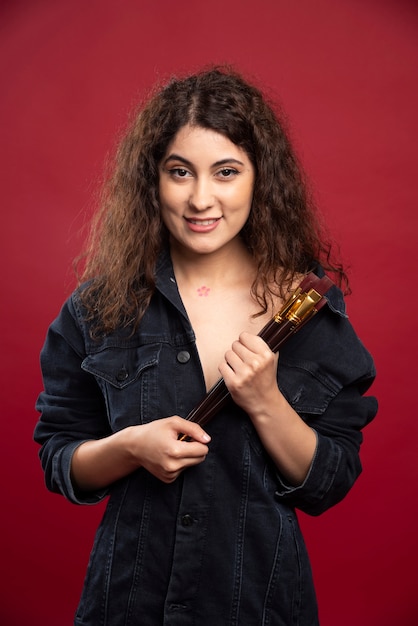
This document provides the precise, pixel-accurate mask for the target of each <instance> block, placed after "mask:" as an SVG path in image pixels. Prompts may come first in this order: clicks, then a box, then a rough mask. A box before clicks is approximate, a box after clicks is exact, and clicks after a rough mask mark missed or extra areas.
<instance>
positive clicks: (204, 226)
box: [185, 217, 221, 233]
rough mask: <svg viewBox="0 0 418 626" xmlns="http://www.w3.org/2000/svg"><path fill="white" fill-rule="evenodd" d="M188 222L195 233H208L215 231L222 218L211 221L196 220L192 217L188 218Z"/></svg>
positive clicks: (211, 219) (210, 219)
mask: <svg viewBox="0 0 418 626" xmlns="http://www.w3.org/2000/svg"><path fill="white" fill-rule="evenodd" d="M185 219H186V222H187V224H188V226H189V228H190V230H192V231H193V232H195V233H208V232H211V231H212V230H214V229H215V228H216V227H217V225H218V224H219V222H220V220H221V218H220V217H214V218H209V219H196V218H191V217H186V218H185Z"/></svg>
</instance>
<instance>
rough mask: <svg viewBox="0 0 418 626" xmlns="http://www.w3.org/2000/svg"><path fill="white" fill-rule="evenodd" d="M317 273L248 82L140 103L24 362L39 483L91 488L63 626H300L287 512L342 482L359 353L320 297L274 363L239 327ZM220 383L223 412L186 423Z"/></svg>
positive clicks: (275, 140)
mask: <svg viewBox="0 0 418 626" xmlns="http://www.w3.org/2000/svg"><path fill="white" fill-rule="evenodd" d="M321 263H322V267H321V265H320V264H321ZM323 268H325V269H326V270H327V271H330V272H333V274H334V276H336V277H337V279H338V278H340V279H342V280H343V279H344V277H345V274H344V272H343V269H342V267H341V266H340V265H339V264H336V263H332V261H331V254H330V245H329V244H328V243H327V241H326V240H325V239H324V237H323V235H322V232H321V228H320V227H319V223H318V220H317V218H316V216H315V212H314V210H313V208H312V206H311V203H310V201H309V199H308V196H307V193H306V188H305V185H304V181H303V176H302V174H301V170H300V168H299V166H298V164H297V161H296V158H295V156H294V154H293V151H292V148H291V146H290V144H289V141H288V139H287V137H286V134H285V131H284V129H283V124H282V123H281V122H280V121H279V119H278V117H276V115H275V114H274V113H273V110H272V108H271V107H270V106H269V105H268V104H267V103H266V101H265V99H264V98H263V96H262V94H261V92H260V91H259V90H258V89H257V88H255V87H253V86H251V85H249V84H248V83H246V82H245V81H244V80H243V79H242V78H241V77H240V76H239V75H236V74H235V73H234V72H232V71H229V70H227V69H225V68H214V69H211V70H209V71H204V72H201V73H198V74H196V75H193V76H189V77H187V78H184V79H173V80H172V81H171V82H170V83H169V84H168V85H166V86H165V87H163V88H162V89H161V90H160V91H159V92H157V93H156V94H155V95H154V96H153V97H152V98H151V99H150V100H149V102H148V103H146V104H145V106H144V107H143V108H142V109H141V111H140V112H139V114H138V115H137V117H136V118H135V120H134V123H133V125H132V127H131V128H130V130H129V132H128V133H127V134H126V137H125V138H124V140H123V142H122V143H121V146H120V148H119V151H118V155H117V160H116V165H115V169H114V173H113V175H112V177H111V178H110V180H109V182H108V184H107V186H106V188H105V192H104V195H103V201H102V204H101V209H100V212H99V214H98V217H97V218H96V220H95V223H94V228H93V231H92V237H91V241H90V246H89V249H88V253H87V262H86V265H85V270H84V275H83V284H82V285H81V286H80V287H79V289H77V291H76V292H75V293H74V294H73V295H72V297H71V298H70V299H69V300H68V301H67V302H66V304H65V305H64V307H63V309H62V311H61V313H60V315H59V316H58V318H57V319H56V320H55V321H54V322H53V324H52V325H51V327H50V329H49V332H48V336H47V340H46V343H45V346H44V348H43V352H42V369H43V375H44V385H45V389H44V391H43V392H42V393H41V395H40V397H39V400H38V405H37V407H38V409H39V411H40V412H41V418H40V421H39V423H38V425H37V427H36V431H35V439H36V441H37V442H38V443H40V444H42V448H41V451H40V456H41V461H42V465H43V468H44V471H45V475H46V481H47V486H48V488H49V489H51V490H52V491H55V492H59V493H62V494H63V495H64V496H66V497H67V498H68V499H69V500H71V501H72V502H75V503H80V504H82V503H89V504H92V503H95V502H98V501H99V500H101V499H103V498H105V497H106V496H109V502H108V506H107V509H106V512H105V515H104V518H103V521H102V523H101V525H100V528H99V530H98V533H97V536H96V540H95V544H94V547H93V551H92V554H91V558H90V563H89V568H88V572H87V576H86V580H85V586H84V590H83V595H82V598H81V601H80V604H79V607H78V610H77V614H76V618H75V624H76V625H78V626H81V625H87V624H88V625H93V624H94V625H99V624H100V625H109V626H117V625H119V624H121V625H122V624H123V625H125V626H127V625H139V624H141V625H142V624H143V625H146V626H152V625H154V624H155V625H161V624H165V625H170V626H172V625H177V624H178V625H181V626H187V625H188V624H194V625H199V626H206V625H208V626H209V625H210V626H213V625H214V624H216V625H218V624H228V625H240V626H243V625H245V626H250V625H254V626H260V624H271V625H286V626H287V625H289V624H299V625H301V626H308V625H310V624H317V623H318V617H317V607H316V600H315V593H314V588H313V583H312V576H311V570H310V565H309V560H308V556H307V554H306V549H305V546H304V543H303V539H302V537H301V534H300V531H299V527H298V522H297V518H296V514H295V508H299V509H301V510H303V511H305V512H307V513H309V514H312V515H317V514H319V513H321V512H322V511H324V510H326V509H327V508H329V507H330V506H332V505H334V504H335V503H337V502H338V501H340V500H341V499H342V498H343V497H344V496H345V495H346V493H347V492H348V490H349V489H350V488H351V486H352V485H353V483H354V481H355V480H356V478H357V476H358V474H359V473H360V471H361V465H360V461H359V447H360V444H361V441H362V434H361V432H360V431H361V429H362V428H363V427H364V426H365V425H366V424H367V423H368V422H369V421H370V420H371V419H372V418H373V417H374V415H375V413H376V403H375V400H374V399H373V398H370V397H364V395H363V394H364V393H365V392H366V390H367V389H368V388H369V386H370V385H371V383H372V380H373V378H374V367H373V362H372V359H371V357H370V355H369V354H368V353H367V352H366V350H365V349H364V347H363V346H362V344H361V343H360V341H359V339H358V338H357V337H356V335H355V333H354V331H353V329H352V327H351V325H350V323H349V321H348V320H347V317H346V315H345V312H344V302H343V297H342V293H341V291H340V290H339V289H338V288H337V287H333V288H332V289H331V290H330V292H329V293H328V294H327V297H328V306H326V307H325V308H324V309H322V310H321V312H320V313H319V314H318V315H317V316H316V317H315V318H314V319H313V320H312V321H310V322H309V324H307V325H306V326H305V327H304V328H303V329H302V330H301V331H300V332H299V333H297V334H296V335H295V336H294V337H293V338H292V339H291V340H289V341H288V342H287V343H286V344H285V345H284V346H283V348H282V350H281V351H280V362H279V357H278V355H276V354H273V352H272V351H271V350H270V349H269V348H268V346H267V345H266V343H264V341H263V340H262V339H261V337H259V336H258V333H259V332H260V330H261V328H262V327H263V326H264V325H265V324H266V322H267V321H268V320H270V318H271V317H272V315H273V314H274V313H275V312H277V310H278V309H279V308H280V306H281V304H282V303H283V300H284V299H285V298H286V297H287V296H288V294H289V292H290V291H291V290H292V289H293V288H294V287H295V286H296V285H297V283H298V282H299V280H300V279H301V278H302V276H303V275H304V274H306V273H307V272H309V271H311V270H315V271H316V272H317V273H319V274H323ZM340 282H341V281H340ZM221 376H222V377H223V378H224V380H225V383H226V385H227V387H228V389H229V391H230V394H231V396H232V399H233V402H231V403H230V404H228V405H227V407H226V408H225V409H223V410H221V411H220V412H219V414H218V415H217V416H216V417H215V418H214V419H213V420H212V421H211V422H210V423H209V424H208V425H207V426H206V427H205V429H203V428H201V427H200V426H198V425H197V424H195V423H193V422H191V421H189V420H186V419H184V418H185V417H186V416H187V415H188V413H189V411H190V410H191V409H192V408H193V407H194V406H195V405H196V404H197V403H198V402H199V400H200V399H201V398H202V396H204V394H205V392H206V391H207V390H208V389H209V388H210V387H211V386H212V385H213V384H214V383H215V382H216V380H217V379H218V378H219V377H221ZM180 434H184V435H186V436H187V437H186V438H183V440H180V439H179V436H180Z"/></svg>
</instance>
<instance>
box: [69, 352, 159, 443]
mask: <svg viewBox="0 0 418 626" xmlns="http://www.w3.org/2000/svg"><path fill="white" fill-rule="evenodd" d="M160 352H161V344H147V345H141V346H130V347H122V346H110V347H109V346H108V347H106V348H104V349H103V350H101V351H100V352H97V353H94V354H89V355H88V356H87V357H86V358H85V359H84V361H83V363H82V365H81V366H82V368H83V370H85V371H86V372H89V373H90V374H92V375H93V376H94V377H95V379H96V381H97V384H98V385H99V387H100V389H101V391H102V394H103V397H104V400H105V404H106V409H107V415H108V420H109V423H110V425H111V427H112V430H114V431H116V430H120V429H122V428H125V427H127V426H133V425H135V424H140V423H143V422H146V421H149V420H150V419H155V417H157V416H161V414H160V407H159V394H158V385H159V380H158V377H159V376H160V375H161V374H160V368H159V367H158V364H159V360H160Z"/></svg>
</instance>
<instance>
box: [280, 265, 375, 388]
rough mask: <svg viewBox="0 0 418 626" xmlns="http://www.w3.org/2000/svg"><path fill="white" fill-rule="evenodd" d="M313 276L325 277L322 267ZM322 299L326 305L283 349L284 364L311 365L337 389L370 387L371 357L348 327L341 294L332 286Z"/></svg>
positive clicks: (344, 303) (373, 372)
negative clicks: (360, 386) (353, 385)
mask: <svg viewBox="0 0 418 626" xmlns="http://www.w3.org/2000/svg"><path fill="white" fill-rule="evenodd" d="M315 273H317V274H318V275H319V276H323V275H324V271H323V269H322V268H321V267H319V268H317V270H316V272H315ZM325 297H326V300H327V304H326V305H325V306H324V307H322V309H321V310H320V311H319V312H318V313H317V314H316V315H315V316H314V318H313V319H312V320H310V321H309V322H307V324H306V325H305V326H304V327H303V328H302V329H301V330H300V331H299V332H297V333H296V334H295V335H294V336H293V337H292V338H291V339H290V340H289V342H288V343H287V344H286V345H285V346H284V348H282V350H281V355H282V357H283V360H284V362H287V363H289V364H292V363H295V362H303V363H305V364H307V365H308V364H311V365H310V367H315V370H316V371H317V372H320V373H321V374H323V375H324V376H326V377H327V378H328V379H329V380H333V381H334V382H335V383H336V384H338V386H346V385H350V384H352V383H354V382H357V381H364V383H365V385H367V386H370V384H371V382H372V380H373V379H374V377H375V366H374V362H373V358H372V356H371V355H370V353H369V352H368V350H367V349H366V348H365V346H364V345H363V343H362V341H361V339H360V338H359V336H358V335H357V333H356V331H355V329H354V328H353V326H352V324H351V321H350V319H349V317H348V315H347V309H346V302H345V298H344V295H343V293H342V291H341V290H340V289H339V288H338V287H337V286H336V285H333V286H332V287H331V288H330V289H329V291H328V292H327V293H326V296H325ZM313 364H314V365H313ZM366 381H367V382H366Z"/></svg>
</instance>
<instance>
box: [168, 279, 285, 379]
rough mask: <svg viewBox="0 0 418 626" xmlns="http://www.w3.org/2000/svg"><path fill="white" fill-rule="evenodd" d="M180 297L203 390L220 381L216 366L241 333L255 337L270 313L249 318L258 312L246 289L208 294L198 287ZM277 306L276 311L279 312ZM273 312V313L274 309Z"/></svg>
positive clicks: (203, 286) (208, 289)
mask: <svg viewBox="0 0 418 626" xmlns="http://www.w3.org/2000/svg"><path fill="white" fill-rule="evenodd" d="M180 295H181V297H182V300H183V304H184V306H185V308H186V311H187V313H188V316H189V319H190V322H191V324H192V327H193V330H194V332H195V335H196V345H197V349H198V352H199V357H200V361H201V365H202V369H203V374H204V378H205V383H206V388H207V389H209V388H210V387H212V385H214V384H215V383H216V381H217V380H218V379H219V378H220V373H219V370H218V367H219V364H220V362H221V360H222V359H223V357H224V354H225V352H226V351H227V350H229V349H230V348H231V345H232V343H233V342H234V341H235V340H237V339H238V337H239V335H240V333H241V332H243V331H247V332H250V333H253V334H255V335H256V334H258V333H259V332H260V330H261V329H262V328H263V326H265V324H266V323H267V322H268V321H269V320H270V319H271V317H272V315H273V311H268V312H267V313H265V314H263V315H261V316H258V317H253V315H254V314H255V313H258V312H259V310H260V308H259V306H258V304H257V303H256V302H254V300H253V299H252V298H251V295H250V286H249V285H247V286H245V287H242V286H240V287H237V288H233V289H219V290H218V291H216V290H212V289H210V288H208V287H206V285H202V286H201V287H199V288H198V289H196V290H194V291H190V290H188V289H183V290H182V289H181V286H180ZM279 306H280V305H279V302H278V303H277V308H279ZM276 310H277V309H276Z"/></svg>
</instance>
